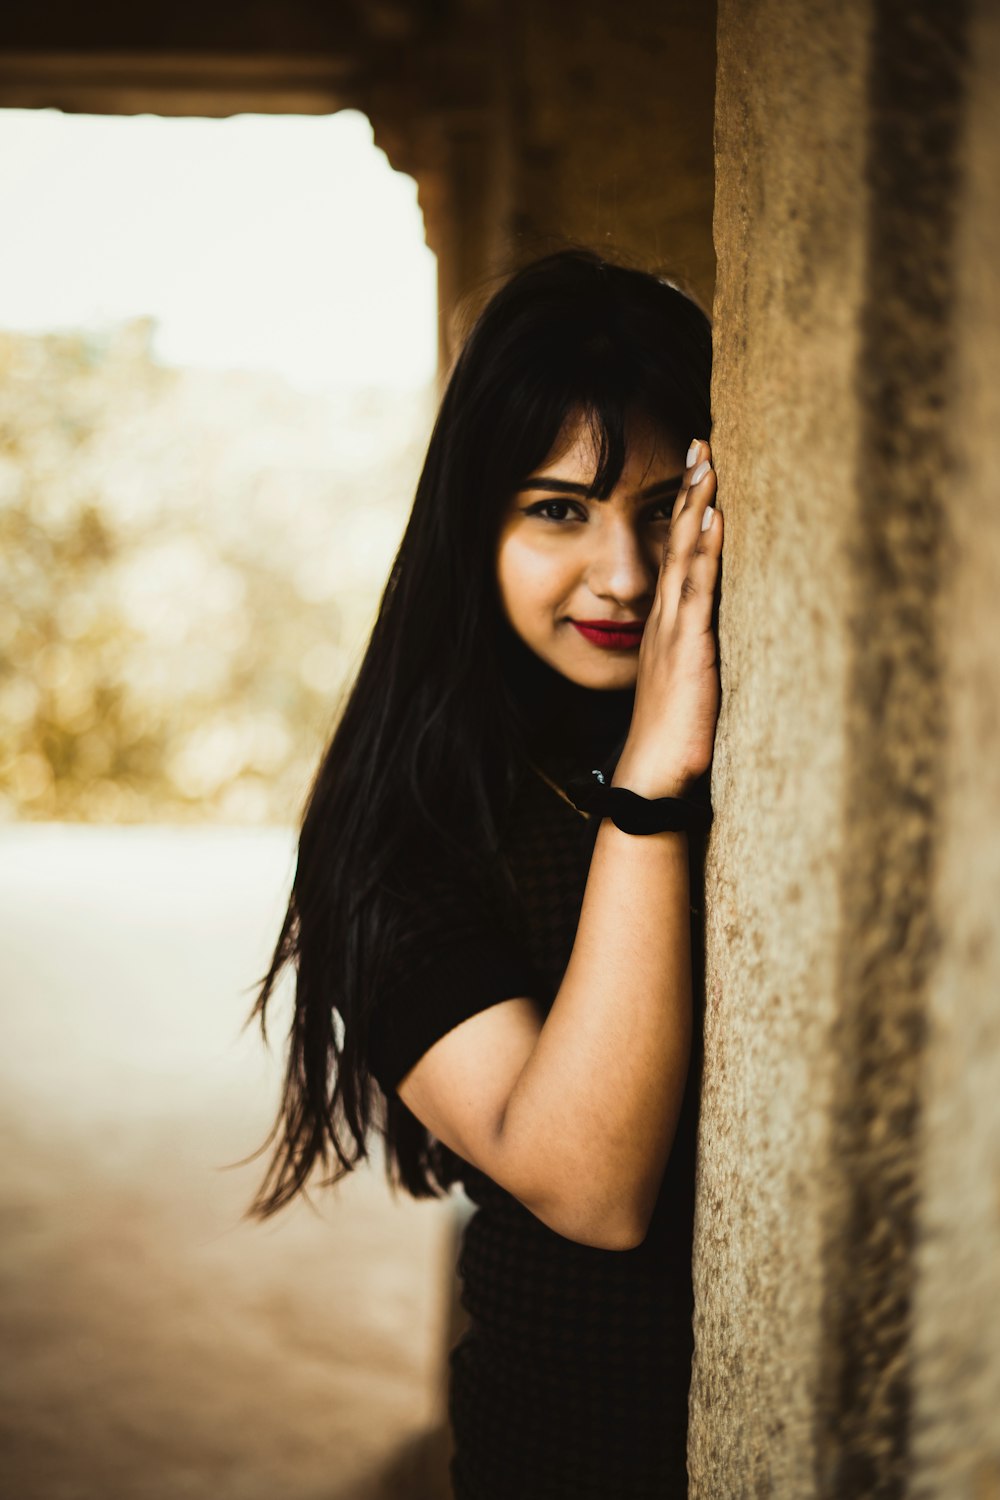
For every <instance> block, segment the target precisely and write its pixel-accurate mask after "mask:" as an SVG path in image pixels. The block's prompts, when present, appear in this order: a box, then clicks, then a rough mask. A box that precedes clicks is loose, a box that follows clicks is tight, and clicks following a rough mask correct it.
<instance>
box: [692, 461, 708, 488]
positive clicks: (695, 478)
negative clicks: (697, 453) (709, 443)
mask: <svg viewBox="0 0 1000 1500" xmlns="http://www.w3.org/2000/svg"><path fill="white" fill-rule="evenodd" d="M711 467H712V465H711V464H710V463H709V461H708V459H707V458H703V459H702V461H701V463H700V464H699V465H698V467H697V468H696V469H695V471H694V473H693V474H692V475H691V483H692V485H695V484H700V483H701V481H702V480H703V479H704V477H705V475H706V474H707V473H708V471H709V469H710V468H711Z"/></svg>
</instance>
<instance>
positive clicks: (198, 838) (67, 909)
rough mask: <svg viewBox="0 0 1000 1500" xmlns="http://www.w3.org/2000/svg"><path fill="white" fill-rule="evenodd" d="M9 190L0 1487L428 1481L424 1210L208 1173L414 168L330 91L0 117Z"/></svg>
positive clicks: (416, 332) (431, 1368) (280, 890)
mask: <svg viewBox="0 0 1000 1500" xmlns="http://www.w3.org/2000/svg"><path fill="white" fill-rule="evenodd" d="M331 184H336V193H333V192H331V191H329V186H330V185H331ZM0 198H2V200H3V202H4V204H5V210H6V223H7V232H6V233H5V234H4V236H3V237H2V239H0V818H2V820H3V826H2V831H0V849H2V856H3V857H2V859H0V889H2V898H0V911H2V917H0V986H2V993H3V996H4V1002H5V1004H4V1012H5V1030H6V1038H7V1040H6V1045H5V1047H4V1049H3V1054H2V1056H3V1061H2V1062H0V1072H2V1075H3V1100H4V1102H3V1105H2V1125H3V1141H4V1150H3V1168H2V1178H0V1192H2V1210H3V1221H4V1238H3V1250H2V1252H0V1254H2V1261H3V1268H4V1278H3V1284H2V1293H0V1296H2V1309H0V1312H2V1317H3V1324H4V1338H3V1344H4V1348H5V1351H6V1358H5V1361H4V1375H3V1384H4V1401H3V1409H4V1418H3V1421H4V1425H5V1427H6V1429H7V1430H6V1433H5V1442H4V1449H5V1451H4V1460H3V1463H4V1470H5V1472H6V1473H7V1474H8V1476H9V1477H10V1479H11V1481H12V1486H13V1487H12V1488H10V1489H6V1488H5V1493H7V1494H10V1495H11V1496H12V1497H14V1496H17V1497H18V1500H28V1497H45V1500H50V1497H51V1500H56V1497H61V1500H71V1497H84V1496H97V1495H101V1496H108V1497H111V1496H122V1497H125V1496H129V1497H133V1496H134V1497H139V1496H150V1497H164V1496H173V1495H191V1496H200V1495H204V1496H206V1497H207V1496H209V1495H213V1496H215V1495H221V1494H226V1495H253V1496H261V1497H264V1496H268V1497H270V1496H275V1495H282V1496H284V1495H291V1494H295V1495H300V1494H301V1495H306V1494H322V1495H324V1496H329V1497H331V1500H332V1497H335V1496H344V1497H347V1496H362V1495H369V1494H370V1495H382V1494H386V1495H390V1494H392V1495H396V1494H398V1495H411V1494H413V1495H420V1494H424V1493H425V1492H429V1490H430V1488H431V1487H432V1486H433V1484H434V1477H433V1476H434V1472H435V1470H434V1465H435V1463H436V1465H437V1471H436V1472H438V1473H439V1472H440V1464H441V1458H440V1453H439V1452H438V1450H435V1448H434V1446H433V1445H434V1442H435V1433H437V1440H438V1441H439V1440H440V1423H441V1410H440V1399H441V1380H442V1373H443V1371H442V1361H443V1357H444V1353H445V1347H444V1341H445V1337H446V1334H447V1327H448V1322H447V1319H448V1315H449V1301H448V1299H449V1296H450V1288H451V1280H450V1271H451V1265H450V1260H449V1255H450V1253H451V1250H452V1241H451V1234H450V1224H451V1221H450V1218H449V1217H447V1210H446V1209H445V1208H444V1206H443V1205H442V1206H441V1208H440V1210H439V1211H435V1209H436V1206H435V1205H427V1206H426V1207H425V1208H424V1209H423V1211H421V1210H420V1209H419V1208H417V1207H416V1205H412V1204H411V1205H409V1206H407V1204H405V1203H403V1202H398V1201H396V1200H394V1199H393V1198H392V1197H391V1196H390V1195H389V1193H388V1190H387V1189H386V1187H385V1186H384V1183H383V1179H382V1176H381V1162H380V1160H378V1159H377V1160H376V1162H375V1164H374V1168H373V1170H371V1171H368V1172H363V1173H359V1174H357V1176H356V1177H355V1178H353V1179H351V1180H350V1181H349V1182H348V1183H346V1184H345V1185H344V1187H343V1188H342V1189H340V1190H338V1191H337V1192H336V1193H328V1194H326V1195H324V1194H323V1193H319V1194H318V1195H317V1199H318V1207H317V1211H316V1212H310V1211H309V1210H308V1209H307V1208H294V1209H292V1210H291V1211H289V1212H288V1213H286V1214H285V1215H283V1216H281V1218H280V1219H279V1220H276V1221H273V1222H272V1223H270V1224H268V1225H266V1226H260V1225H255V1226H250V1225H248V1224H244V1223H241V1214H242V1212H243V1209H244V1207H245V1205H246V1202H247V1200H248V1197H249V1194H250V1192H251V1189H252V1187H253V1185H254V1182H255V1181H256V1179H257V1177H258V1176H259V1175H260V1171H261V1170H262V1168H263V1159H261V1160H260V1161H258V1162H256V1163H255V1164H253V1165H250V1166H245V1167H242V1168H239V1169H235V1168H234V1169H231V1170H226V1166H227V1164H231V1163H235V1162H237V1161H239V1160H240V1159H242V1158H246V1157H247V1156H248V1155H249V1154H250V1153H251V1152H252V1151H254V1150H256V1148H257V1147H258V1146H260V1144H261V1143H262V1141H263V1139H264V1136H265V1133H266V1131H267V1129H268V1128H269V1127H270V1124H271V1119H272V1117H273V1113H274V1110H275V1107H276V1103H277V1097H278V1083H279V1071H280V1067H279V1065H280V1042H281V1039H282V1027H281V1024H280V1019H279V1024H277V1025H276V1026H274V1027H273V1029H272V1035H273V1038H274V1044H275V1050H274V1051H273V1052H268V1051H266V1050H265V1048H264V1047H263V1045H262V1043H261V1041H260V1038H259V1034H258V1033H257V1032H256V1031H254V1032H248V1033H245V1034H244V1033H242V1032H241V1027H242V1023H243V1020H244V1017H245V1015H246V1012H247V1010H248V1009H249V1006H250V1004H251V1001H252V988H251V987H252V984H253V981H254V979H255V977H257V976H259V975H260V974H261V973H263V971H264V969H265V968H266V964H267V961H268V959H269V957H270V945H272V944H273V942H274V939H275V937H276V934H277V929H278V926H279V925H280V921H281V916H282V913H283V908H284V901H285V898H286V896H287V890H288V884H289V882H290V879H291V873H292V869H293V864H294V825H295V823H296V820H297V819H298V816H299V813H300V810H301V806H302V803H303V799H304V797H305V794H306V791H307V788H308V784H309V780H310V777H311V775H312V772H313V770H314V768H315V766H316V763H317V762H318V760H319V757H320V755H321V752H322V749H323V746H324V742H325V739H326V737H327V735H328V733H329V731H330V729H331V727H332V724H333V722H334V720H335V715H336V712H337V708H338V704H339V701H340V698H341V695H342V693H343V692H344V690H345V688H346V687H347V685H348V683H349V681H350V678H351V675H352V672H353V669H354V667H355V666H356V664H357V662H358V660H359V657H360V653H361V651H362V649H363V645H364V641H365V638H366V635H367V631H368V629H369V627H370V624H371V621H372V619H373V616H374V610H375V607H376V604H377V600H378V595H379V592H380V589H381V587H382V584H383V582H384V580H385V576H386V574H387V572H388V568H389V564H390V562H391V559H392V556H393V553H394V550H395V547H396V544H397V542H398V540H399V538H400V536H401V533H402V528H403V524H404V521H405V518H406V515H407V512H408V508H409V503H410V499H411V497H412V493H413V489H414V486H415V483H416V479H417V475H418V473H419V467H420V463H421V461H422V455H423V447H424V445H425V444H426V440H427V436H428V433H429V426H430V421H431V419H432V415H433V406H434V398H435V389H434V377H435V373H436V367H437V358H438V347H437V288H436V278H435V269H436V268H435V258H434V256H433V254H432V253H431V251H430V250H429V249H428V248H427V246H426V243H425V240H424V230H423V221H422V216H421V213H420V209H419V207H418V205H417V202H416V185H415V183H414V182H413V180H412V179H411V178H409V177H407V176H405V175H403V174H400V173H398V172H395V171H393V170H392V168H391V167H390V166H389V164H388V162H387V160H386V158H385V155H384V153H383V152H382V151H381V150H379V149H377V148H376V146H375V145H374V143H373V138H372V129H371V125H370V124H369V122H368V121H367V119H366V118H365V117H364V116H363V115H362V114H360V113H358V112H357V111H352V110H345V111H343V112H341V113H339V114H337V115H334V116H326V117H312V118H308V117H304V116H274V117H266V116H260V115H249V114H248V115H238V116H235V117H233V118H230V119H225V120H213V119H191V118H174V119H164V118H156V117H154V116H151V115H139V116H135V117H131V118H130V117H100V116H96V115H86V114H65V113H61V112H59V111H56V110H52V109H46V110H37V111H28V110H17V109H7V110H0ZM285 998H286V999H287V998H288V996H287V992H286V995H285ZM279 1015H280V1007H279Z"/></svg>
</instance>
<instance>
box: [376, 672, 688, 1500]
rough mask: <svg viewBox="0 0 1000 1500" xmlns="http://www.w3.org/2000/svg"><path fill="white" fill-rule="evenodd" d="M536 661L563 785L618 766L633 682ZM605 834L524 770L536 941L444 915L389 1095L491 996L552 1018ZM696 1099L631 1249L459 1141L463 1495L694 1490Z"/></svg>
mask: <svg viewBox="0 0 1000 1500" xmlns="http://www.w3.org/2000/svg"><path fill="white" fill-rule="evenodd" d="M529 658H530V660H529ZM521 667H522V668H523V671H522V672H521V673H520V674H519V682H520V686H519V693H520V697H521V702H522V704H523V706H524V707H525V710H526V714H527V715H528V717H529V718H530V723H531V730H532V732H531V738H530V750H531V755H530V758H531V760H532V761H534V762H535V764H536V765H539V766H541V768H542V769H543V770H544V771H546V773H547V774H548V775H550V776H551V777H552V779H553V780H555V781H556V782H557V783H558V784H559V785H563V784H564V781H565V779H566V778H568V777H569V776H571V775H579V774H585V773H586V772H588V771H590V770H591V769H593V767H594V766H601V767H602V768H603V769H605V771H606V772H608V773H610V771H612V770H613V768H614V763H615V760H616V759H617V755H618V753H619V752H620V749H621V743H622V740H623V739H624V735H625V733H626V731H627V729H628V724H629V720H630V716H631V706H632V701H633V693H632V690H631V689H629V690H625V691H616V692H598V691H595V690H592V689H588V688H581V687H579V686H577V685H576V684H574V683H572V682H570V681H569V680H568V679H566V678H564V677H562V676H561V674H559V673H557V672H556V671H554V669H552V668H551V667H549V666H547V665H546V664H545V663H543V662H541V661H540V660H539V658H538V657H536V656H534V655H533V653H529V652H528V651H527V648H522V662H521ZM598 826H599V824H598V820H597V819H596V818H591V819H584V818H583V817H581V815H580V814H579V813H578V812H577V811H576V809H575V808H573V807H571V806H569V805H568V804H567V803H566V802H565V801H563V799H562V798H561V797H560V796H559V795H558V794H557V793H556V792H555V791H554V790H552V788H551V787H549V786H548V785H547V784H546V783H545V781H544V780H542V779H541V778H540V777H539V776H538V775H537V774H536V773H535V772H534V771H533V770H531V768H530V767H529V766H525V768H524V772H523V775H522V778H521V783H520V787H519V791H518V794H517V797H516V800H515V803H514V807H513V811H512V816H511V819H510V824H509V827H508V829H507V832H506V836H505V840H504V849H505V853H506V854H507V857H508V860H509V862H510V866H511V869H512V871H513V873H514V876H515V881H516V884H517V889H518V894H519V897H520V901H521V905H522V909H523V936H522V938H521V939H520V940H518V939H515V938H514V937H513V936H512V934H511V933H509V932H508V931H505V930H504V929H503V928H502V927H500V926H499V924H498V925H497V926H496V927H494V928H490V927H489V925H488V924H487V923H486V921H485V920H484V918H483V917H482V916H481V915H480V914H479V913H478V912H476V911H475V910H473V909H471V908H470V909H469V910H465V909H463V908H462V905H461V902H460V901H459V900H458V899H457V898H456V899H455V900H454V901H453V902H451V903H449V904H448V905H447V906H446V907H442V906H441V905H439V904H438V905H435V906H434V907H433V908H432V909H429V910H428V912H427V914H426V926H425V931H424V934H423V939H422V941H421V942H420V943H419V944H418V946H417V948H416V949H415V950H414V951H415V953H416V954H418V955H419V956H418V957H413V958H410V959H408V961H407V964H406V966H405V972H400V973H399V974H398V975H396V976H395V977H394V980H393V983H392V985H391V988H387V990H386V991H385V993H384V994H383V996H382V997H381V1002H380V1006H381V1009H380V1017H379V1024H378V1026H377V1028H376V1033H375V1039H374V1063H373V1072H374V1075H375V1077H376V1078H377V1080H378V1082H379V1083H380V1084H381V1086H382V1088H383V1089H384V1090H385V1091H386V1092H389V1091H390V1090H393V1089H395V1086H396V1084H397V1083H398V1082H399V1080H400V1079H401V1078H402V1077H403V1076H404V1074H405V1073H406V1072H407V1071H408V1070H409V1068H410V1067H412V1066H413V1064H414V1063H415V1062H416V1061H417V1059H418V1058H419V1057H420V1056H421V1055H422V1054H423V1052H425V1051H426V1050H427V1048H428V1047H430V1046H431V1045H432V1043H434V1042H435V1041H437V1040H438V1038H439V1037H441V1036H443V1035H444V1034H445V1033H446V1032H447V1031H449V1030H450V1029H451V1028H452V1027H453V1026H456V1025H457V1024H458V1023H459V1022H460V1021H462V1020H464V1019H466V1018H467V1017H469V1016H471V1015H474V1014H476V1013H477V1012H479V1011H481V1010H484V1009H486V1008H487V1007H488V1006H490V1005H493V1004H496V1003H497V1002H498V1001H500V1000H505V999H510V998H513V997H515V996H519V995H527V996H531V997H532V998H533V999H535V1000H537V1001H538V1002H539V1004H540V1005H541V1006H542V1008H543V1010H545V1011H547V1010H548V1008H549V1007H550V1006H551V1003H552V1001H553V999H554V998H555V994H556V992H557V990H558V987H559V984H560V982H561V979H562V975H563V973H564V972H565V968H566V963H567V961H568V959H569V955H570V952H571V950H572V946H573V941H574V937H575V933H576V925H577V920H578V917H579V912H580V905H581V901H582V898H583V892H584V888H585V885H586V879H587V872H588V869H589V864H590V856H591V853H592V851H593V845H594V840H595V838H596V834H597V828H598ZM694 936H695V933H694V932H693V933H692V937H693V938H694ZM693 1094H694V1089H693V1085H689V1089H688V1093H687V1096H686V1098H685V1104H684V1108H683V1110H682V1114H681V1123H680V1127H679V1130H678V1134H677V1138H676V1141H675V1145H674V1149H673V1151H672V1153H671V1157H670V1161H669V1162H668V1165H667V1170H666V1172H665V1174H664V1178H663V1183H662V1185H661V1189H660V1194H659V1197H658V1200H657V1204H656V1209H655V1211H654V1215H653V1221H652V1224H651V1226H650V1229H649V1232H648V1234H647V1236H646V1239H645V1240H644V1241H643V1243H642V1244H641V1245H640V1246H638V1247H636V1248H635V1249H633V1250H625V1251H612V1250H600V1249H596V1248H594V1247H592V1246H587V1245H581V1244H578V1243H576V1242H574V1241H572V1240H568V1239H566V1238H564V1237H563V1236H562V1235H559V1234H557V1233H555V1231H553V1230H551V1229H549V1228H548V1227H547V1226H546V1225H544V1224H543V1223H542V1222H541V1220H539V1219H537V1218H536V1217H535V1216H534V1215H533V1214H532V1213H530V1212H529V1210H528V1209H526V1208H525V1207H524V1206H523V1205H522V1204H521V1203H519V1202H518V1200H517V1199H515V1198H514V1197H512V1195H511V1194H509V1193H507V1192H506V1191H505V1190H504V1189H502V1188H501V1187H499V1186H498V1185H497V1184H496V1183H495V1182H493V1181H492V1180H491V1179H490V1178H488V1177H487V1176H485V1174H483V1173H482V1172H480V1171H478V1170H477V1169H476V1168H474V1167H472V1166H471V1165H470V1164H469V1163H467V1162H465V1161H463V1160H462V1159H461V1158H460V1157H458V1156H456V1155H455V1154H454V1153H452V1152H448V1151H444V1157H445V1159H446V1162H447V1163H448V1164H450V1166H451V1169H452V1171H453V1175H454V1178H455V1180H457V1181H460V1182H461V1183H462V1185H463V1187H464V1189H465V1192H466V1193H467V1195H468V1196H469V1197H470V1198H471V1199H472V1200H473V1202H474V1203H476V1204H477V1205H478V1208H477V1211H476V1213H474V1214H473V1216H472V1218H471V1219H470V1221H469V1222H468V1224H467V1226H466V1229H465V1232H464V1237H463V1243H462V1251H461V1256H460V1259H459V1274H460V1276H461V1278H462V1303H463V1306H464V1307H465V1308H466V1310H467V1312H468V1314H469V1316H470V1320H471V1322H470V1331H469V1333H467V1334H466V1335H465V1337H464V1338H463V1339H462V1340H461V1341H460V1343H459V1344H458V1346H457V1347H456V1349H455V1350H454V1351H453V1352H452V1356H451V1367H452V1379H451V1388H450V1417H451V1424H452V1429H453V1436H454V1442H455V1457H454V1460H453V1474H452V1477H453V1484H454V1486H455V1495H456V1500H493V1497H496V1500H511V1497H513V1496H515V1495H516V1496H518V1497H519V1500H563V1497H565V1500H569V1497H571V1496H572V1497H573V1500H588V1497H589V1500H644V1497H647V1496H648V1497H653V1496H655V1497H656V1500H666V1497H670V1496H679V1495H683V1494H685V1493H686V1469H685V1440H686V1419H687V1389H688V1381H689V1375H690V1359H691V1310H692V1304H691V1281H690V1255H691V1222H692V1214H693V1193H692V1175H693V1170H692V1169H693V1144H694V1103H693ZM442 1150H443V1148H442Z"/></svg>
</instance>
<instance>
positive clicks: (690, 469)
mask: <svg viewBox="0 0 1000 1500" xmlns="http://www.w3.org/2000/svg"><path fill="white" fill-rule="evenodd" d="M706 459H707V460H708V462H709V463H711V462H712V447H711V444H710V443H707V442H703V441H702V440H701V439H700V438H695V439H694V440H693V442H692V443H691V446H690V447H689V448H688V451H687V457H686V458H685V460H684V478H683V481H682V483H681V487H680V489H679V490H678V491H677V498H676V499H675V501H674V509H673V515H672V516H671V520H673V519H675V518H676V517H677V516H678V515H679V514H680V512H681V511H682V510H683V509H684V506H685V505H686V504H687V498H688V494H689V492H690V489H691V479H692V476H693V475H694V473H695V471H696V470H697V468H698V466H699V464H702V463H704V462H705V460H706Z"/></svg>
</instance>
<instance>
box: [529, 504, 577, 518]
mask: <svg viewBox="0 0 1000 1500" xmlns="http://www.w3.org/2000/svg"><path fill="white" fill-rule="evenodd" d="M552 510H558V511H563V512H566V511H572V507H571V506H570V503H569V501H568V500H538V501H536V503H535V504H534V505H529V506H527V507H526V509H525V512H524V513H525V515H526V516H542V519H543V520H545V521H562V520H565V519H566V516H565V514H563V515H559V516H553V515H546V514H544V513H545V512H547V511H552ZM571 519H574V520H580V519H582V518H581V516H580V513H579V510H576V511H575V513H573V515H572V516H571Z"/></svg>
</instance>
